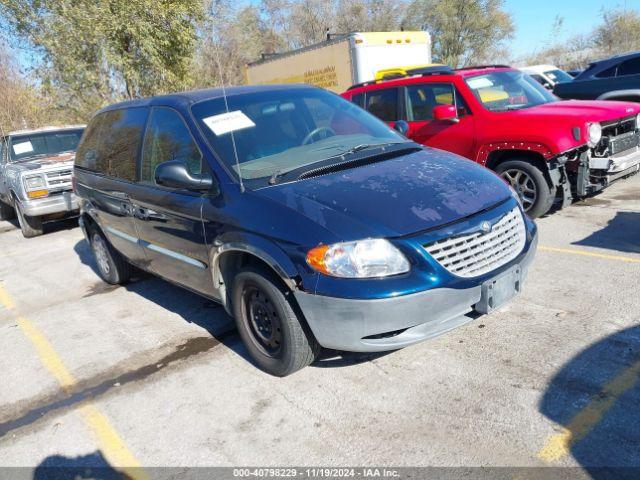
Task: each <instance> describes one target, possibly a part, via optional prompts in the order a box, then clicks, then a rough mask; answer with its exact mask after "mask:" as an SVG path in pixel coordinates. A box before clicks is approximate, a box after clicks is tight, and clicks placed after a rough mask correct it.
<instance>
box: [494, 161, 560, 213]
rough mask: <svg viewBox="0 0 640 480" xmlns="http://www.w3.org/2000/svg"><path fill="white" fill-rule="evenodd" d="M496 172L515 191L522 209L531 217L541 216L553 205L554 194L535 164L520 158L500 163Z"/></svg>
mask: <svg viewBox="0 0 640 480" xmlns="http://www.w3.org/2000/svg"><path fill="white" fill-rule="evenodd" d="M496 172H497V173H498V174H500V176H502V178H504V179H505V180H506V181H507V182H509V184H510V185H511V187H512V188H513V189H514V190H515V191H516V193H517V194H518V196H519V197H520V200H521V201H522V206H523V208H524V211H525V212H527V214H528V215H529V216H530V217H531V218H537V217H541V216H542V215H544V214H545V213H547V212H548V211H549V209H550V208H551V205H553V198H554V196H553V195H552V193H551V189H550V188H549V184H548V183H547V180H546V179H545V178H544V174H543V173H542V171H541V170H540V169H539V168H537V167H536V166H535V165H532V164H531V163H529V162H525V161H522V160H509V161H506V162H504V163H501V164H500V165H498V167H497V168H496Z"/></svg>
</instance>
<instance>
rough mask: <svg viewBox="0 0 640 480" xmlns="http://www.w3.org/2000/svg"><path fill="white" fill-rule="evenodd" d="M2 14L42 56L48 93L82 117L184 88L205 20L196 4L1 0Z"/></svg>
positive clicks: (186, 0)
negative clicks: (108, 106) (116, 104)
mask: <svg viewBox="0 0 640 480" xmlns="http://www.w3.org/2000/svg"><path fill="white" fill-rule="evenodd" d="M0 13H1V14H2V16H3V17H4V19H6V20H7V21H8V23H9V26H10V27H11V28H12V30H13V33H14V34H15V35H16V36H17V37H19V38H22V39H25V40H27V41H28V42H29V43H30V44H31V45H33V47H35V48H36V49H37V51H38V52H39V53H40V54H41V56H42V62H41V64H40V65H38V67H37V75H38V76H39V77H40V79H41V82H42V86H43V88H44V89H45V91H46V92H48V94H49V95H52V96H56V98H57V99H58V108H60V109H61V110H69V111H71V112H73V113H74V114H75V115H76V116H78V117H86V116H88V115H89V114H90V112H92V111H94V110H95V109H96V108H98V107H100V106H103V105H105V104H108V103H110V102H113V101H117V100H121V99H128V98H135V97H140V96H147V95H153V94H156V93H159V92H164V91H170V90H179V89H182V88H184V87H185V86H187V85H188V84H189V82H190V81H191V79H190V68H189V66H190V62H191V57H192V55H193V51H194V48H195V45H196V36H197V24H198V22H199V21H200V20H201V19H202V18H203V9H202V5H201V4H200V3H199V2H198V1H193V0H160V1H156V0H3V2H2V4H1V5H0Z"/></svg>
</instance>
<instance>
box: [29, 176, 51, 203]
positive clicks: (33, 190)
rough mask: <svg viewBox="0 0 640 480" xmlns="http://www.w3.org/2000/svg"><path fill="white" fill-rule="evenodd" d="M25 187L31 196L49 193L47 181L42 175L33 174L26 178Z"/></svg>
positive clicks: (44, 195) (42, 195)
mask: <svg viewBox="0 0 640 480" xmlns="http://www.w3.org/2000/svg"><path fill="white" fill-rule="evenodd" d="M24 188H25V190H26V191H27V196H28V197H29V198H38V197H46V196H47V195H49V190H47V182H46V181H45V179H44V177H43V176H42V175H31V176H30V177H25V178H24Z"/></svg>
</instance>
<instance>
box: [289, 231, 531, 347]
mask: <svg viewBox="0 0 640 480" xmlns="http://www.w3.org/2000/svg"><path fill="white" fill-rule="evenodd" d="M537 242H538V237H537V234H536V237H535V238H534V240H533V241H532V242H531V245H530V247H529V250H528V251H527V252H526V254H524V256H522V257H521V259H520V261H519V265H520V267H521V269H522V272H523V274H522V278H525V277H526V273H527V270H528V268H529V265H530V264H531V262H532V260H533V257H534V255H535V252H536V247H537ZM481 293H482V285H481V284H478V285H476V286H474V287H472V288H467V289H461V290H457V289H452V288H436V289H433V290H426V291H424V292H420V293H415V294H411V295H403V296H401V297H391V298H384V299H379V300H357V299H346V298H335V297H325V296H321V295H314V294H311V293H306V292H301V291H296V292H294V295H295V297H296V300H297V301H298V305H299V306H300V309H301V310H302V312H303V314H304V316H305V318H306V320H307V323H308V324H309V327H310V328H311V331H312V332H313V334H314V336H315V337H316V340H318V343H320V345H322V346H323V347H325V348H332V349H335V350H343V351H352V352H376V351H385V350H396V349H398V348H402V347H406V346H408V345H412V344H414V343H418V342H421V341H423V340H426V339H428V338H431V337H435V336H437V335H440V334H442V333H445V332H447V331H449V330H452V329H454V328H456V327H459V326H461V325H464V324H465V323H468V322H470V321H472V320H474V319H475V318H477V316H478V313H476V312H474V307H475V305H476V304H477V303H478V302H479V301H480V299H481ZM470 314H471V315H470ZM372 337H373V338H372ZM376 337H377V338H376Z"/></svg>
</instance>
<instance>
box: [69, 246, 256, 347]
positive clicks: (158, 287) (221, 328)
mask: <svg viewBox="0 0 640 480" xmlns="http://www.w3.org/2000/svg"><path fill="white" fill-rule="evenodd" d="M73 249H74V251H75V252H76V254H77V255H78V258H79V259H80V261H81V262H82V263H83V264H84V265H87V266H89V267H91V269H92V270H93V271H94V272H95V274H96V282H97V284H98V285H100V287H94V292H95V293H98V294H99V293H102V292H104V291H108V290H111V289H115V288H125V289H126V290H127V291H129V292H132V293H135V294H137V295H139V296H141V297H143V298H145V299H147V300H149V301H150V302H153V303H155V304H157V305H159V306H161V307H162V308H165V309H167V310H169V311H171V312H173V313H175V314H177V315H179V316H180V317H182V318H183V319H184V320H185V321H187V322H188V323H193V324H195V325H198V326H199V327H201V328H203V329H204V330H206V331H207V332H208V333H209V334H211V335H212V336H213V337H215V338H216V339H218V340H220V342H221V343H223V344H225V345H227V342H234V340H233V338H232V337H234V336H235V335H229V332H230V330H234V329H235V324H234V321H233V319H232V318H231V317H230V316H229V315H227V312H226V311H225V310H224V308H223V307H222V306H221V305H220V304H218V303H216V302H214V301H212V300H208V299H207V298H204V297H202V296H200V295H198V294H196V293H193V292H191V291H189V290H187V289H184V288H181V287H178V286H176V285H173V284H171V283H169V282H167V281H165V280H162V279H161V278H158V277H156V276H154V275H152V274H150V273H146V272H143V271H142V270H136V272H135V274H134V278H133V279H132V281H131V282H130V283H127V284H126V285H123V286H122V287H117V286H111V285H108V284H106V283H104V284H103V283H102V280H100V278H99V277H98V271H97V267H96V264H95V260H94V258H93V253H92V252H91V248H90V246H89V244H88V243H87V241H86V240H84V239H83V240H80V241H78V242H77V243H76V244H75V245H74V247H73ZM234 343H235V342H234ZM227 346H228V345H227ZM247 358H248V357H247Z"/></svg>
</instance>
